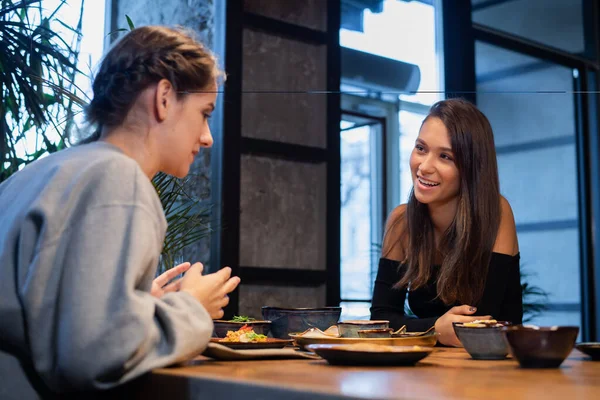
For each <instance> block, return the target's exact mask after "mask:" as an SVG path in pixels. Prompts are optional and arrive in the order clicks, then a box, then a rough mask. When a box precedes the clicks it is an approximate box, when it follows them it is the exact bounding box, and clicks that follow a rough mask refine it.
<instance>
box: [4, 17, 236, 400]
mask: <svg viewBox="0 0 600 400" xmlns="http://www.w3.org/2000/svg"><path fill="white" fill-rule="evenodd" d="M222 75H223V73H222V72H221V71H220V70H219V69H218V67H217V64H216V61H215V58H214V57H213V56H212V55H211V53H210V52H209V51H208V50H207V49H206V48H205V47H204V46H202V44H200V43H198V42H196V41H195V40H194V39H192V38H191V37H190V36H189V35H187V34H186V33H184V32H182V31H177V30H173V29H169V28H164V27H141V28H137V29H135V30H133V31H131V32H129V33H128V34H127V35H125V36H124V37H123V38H122V39H121V40H120V41H119V42H118V43H117V44H116V45H115V46H114V47H113V48H112V49H111V50H110V51H109V52H108V54H107V55H106V56H105V58H104V60H103V61H102V64H101V66H100V69H99V71H98V73H97V75H96V77H95V80H94V83H93V92H94V96H93V100H92V101H91V104H90V105H89V107H88V108H87V110H86V113H87V117H88V120H89V122H91V123H92V124H94V125H96V126H97V128H98V129H97V131H96V134H95V135H94V136H93V137H92V138H90V139H88V140H86V141H84V142H85V143H84V144H81V145H78V146H74V147H71V148H69V149H66V150H63V151H60V152H58V153H55V154H52V155H50V156H48V157H45V158H43V159H40V160H38V161H36V162H34V163H32V164H30V165H28V166H27V167H25V168H24V169H23V170H21V171H19V172H17V173H16V174H14V175H13V176H11V177H10V178H9V179H8V180H7V181H5V182H4V183H2V185H0V209H1V210H2V214H1V215H0V320H1V321H2V324H0V398H3V399H6V398H39V397H48V396H53V395H55V394H60V395H62V394H64V393H68V392H79V391H89V390H92V391H94V390H102V389H109V388H113V387H116V386H118V385H121V384H122V383H124V382H126V381H129V380H131V379H133V378H135V377H137V376H139V375H141V374H143V373H145V372H147V371H149V370H150V369H152V368H156V367H161V366H165V365H168V364H172V363H174V362H177V361H180V360H182V359H185V358H187V357H190V356H192V355H194V354H197V353H198V352H200V351H201V350H202V349H203V348H204V347H205V346H206V344H207V342H208V341H209V338H210V336H211V333H212V329H213V324H212V319H213V318H220V317H222V315H223V311H222V308H223V307H224V306H225V305H227V303H228V297H227V295H228V293H230V292H231V291H233V290H234V289H235V288H236V286H237V285H238V283H239V278H237V277H231V276H230V274H231V270H230V269H229V268H223V269H221V270H220V271H218V272H216V273H214V274H209V275H204V276H203V275H202V264H200V263H196V264H194V265H192V266H191V268H190V265H189V263H186V264H183V265H181V266H178V267H177V268H176V270H175V271H176V272H181V271H183V270H187V269H189V270H187V272H186V273H185V275H184V277H183V278H182V279H181V281H180V282H178V284H177V285H176V287H175V286H174V285H171V286H165V287H163V286H164V284H165V281H166V280H168V276H162V277H159V278H157V279H156V280H154V277H155V273H156V268H157V264H158V259H159V255H160V253H161V248H162V242H163V240H164V237H165V232H166V227H167V224H166V219H165V216H164V212H163V209H162V206H161V203H160V200H159V198H158V196H157V194H156V191H155V189H154V187H153V185H152V183H151V179H152V177H153V176H154V175H155V174H157V173H158V172H164V173H167V174H170V175H174V176H177V177H184V176H185V175H186V174H187V173H188V171H189V168H190V165H191V164H192V162H193V160H194V156H195V155H196V154H197V153H198V151H199V150H200V149H201V148H202V147H210V146H211V145H212V142H213V139H212V136H211V133H210V129H209V127H208V118H209V117H210V114H211V112H212V111H213V109H214V107H215V100H216V95H217V87H218V84H219V80H220V79H221V77H222ZM173 289H177V290H173Z"/></svg>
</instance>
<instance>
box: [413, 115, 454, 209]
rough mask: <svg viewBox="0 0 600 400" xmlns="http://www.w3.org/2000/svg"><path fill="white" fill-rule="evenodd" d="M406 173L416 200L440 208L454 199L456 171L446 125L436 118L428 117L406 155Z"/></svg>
mask: <svg viewBox="0 0 600 400" xmlns="http://www.w3.org/2000/svg"><path fill="white" fill-rule="evenodd" d="M410 170H411V173H412V178H413V185H414V194H415V197H416V198H417V200H418V201H419V202H421V203H424V204H428V205H443V204H447V203H448V202H450V201H452V200H454V199H456V197H457V196H458V192H459V189H460V177H459V173H458V168H457V167H456V164H455V162H454V154H453V153H452V146H451V143H450V137H449V135H448V130H447V129H446V126H445V125H444V123H443V122H442V120H440V119H439V118H437V117H430V118H428V119H427V120H426V121H425V122H424V123H423V125H422V126H421V130H420V131H419V137H418V138H417V140H416V142H415V147H414V149H413V151H412V153H411V155H410Z"/></svg>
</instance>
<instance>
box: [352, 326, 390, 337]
mask: <svg viewBox="0 0 600 400" xmlns="http://www.w3.org/2000/svg"><path fill="white" fill-rule="evenodd" d="M393 331H394V330H393V329H392V328H383V329H363V330H360V331H358V337H360V338H391V337H392V332H393Z"/></svg>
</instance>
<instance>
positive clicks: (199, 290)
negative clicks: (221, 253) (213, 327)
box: [180, 263, 240, 319]
mask: <svg viewBox="0 0 600 400" xmlns="http://www.w3.org/2000/svg"><path fill="white" fill-rule="evenodd" d="M203 268H204V266H203V265H202V264H201V263H195V264H194V265H192V267H191V268H190V269H189V271H188V272H186V274H185V275H184V276H183V278H182V280H181V289H180V290H181V291H182V292H188V293H189V294H191V295H192V296H194V297H195V298H196V300H198V301H199V302H200V303H201V304H202V305H203V306H204V308H205V309H206V311H208V313H209V314H210V317H211V318H212V319H219V318H223V307H225V306H226V305H227V304H229V296H228V294H229V293H231V292H232V291H233V290H234V289H235V288H236V287H237V285H238V284H239V283H240V278H238V277H237V276H234V277H233V278H232V277H231V268H229V267H225V268H223V269H221V270H219V271H217V272H215V273H213V274H208V275H202V269H203Z"/></svg>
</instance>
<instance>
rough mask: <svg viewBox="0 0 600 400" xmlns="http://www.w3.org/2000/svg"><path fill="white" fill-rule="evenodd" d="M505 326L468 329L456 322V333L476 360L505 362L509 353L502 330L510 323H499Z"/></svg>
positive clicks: (454, 324)
mask: <svg viewBox="0 0 600 400" xmlns="http://www.w3.org/2000/svg"><path fill="white" fill-rule="evenodd" d="M498 324H501V325H503V326H485V327H467V326H463V324H462V323H459V322H454V323H452V326H453V327H454V332H455V333H456V336H457V337H458V340H460V342H461V343H462V345H463V347H464V348H465V350H466V351H467V353H469V355H470V356H471V357H472V358H473V359H475V360H503V359H505V358H506V356H507V355H508V352H509V348H508V343H507V342H506V337H505V336H504V332H503V331H502V328H503V327H504V326H508V325H510V322H506V321H499V322H498Z"/></svg>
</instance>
